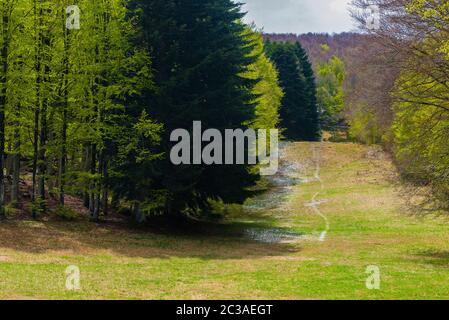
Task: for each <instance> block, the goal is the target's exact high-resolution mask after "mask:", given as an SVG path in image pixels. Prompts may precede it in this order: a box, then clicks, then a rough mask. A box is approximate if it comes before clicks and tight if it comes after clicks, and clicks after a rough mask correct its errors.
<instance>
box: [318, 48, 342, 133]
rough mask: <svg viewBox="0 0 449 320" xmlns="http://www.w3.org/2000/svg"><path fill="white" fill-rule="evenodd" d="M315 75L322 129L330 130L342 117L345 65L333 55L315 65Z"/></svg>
mask: <svg viewBox="0 0 449 320" xmlns="http://www.w3.org/2000/svg"><path fill="white" fill-rule="evenodd" d="M317 75H318V81H317V83H318V84H317V99H318V106H319V109H320V111H321V123H322V125H323V127H324V129H327V130H332V129H333V128H335V126H336V125H338V124H339V123H340V122H341V121H342V119H343V115H342V111H343V109H344V106H345V102H344V90H343V84H344V81H345V78H346V71H345V65H344V63H343V61H342V60H340V58H338V57H337V56H333V57H332V58H331V59H330V60H329V61H328V62H327V63H322V64H319V65H318V66H317Z"/></svg>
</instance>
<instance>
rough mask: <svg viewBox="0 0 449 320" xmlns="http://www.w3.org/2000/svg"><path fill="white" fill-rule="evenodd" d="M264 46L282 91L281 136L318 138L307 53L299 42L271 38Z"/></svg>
mask: <svg viewBox="0 0 449 320" xmlns="http://www.w3.org/2000/svg"><path fill="white" fill-rule="evenodd" d="M266 46H267V52H268V54H269V56H270V58H271V59H272V60H273V62H274V63H275V65H276V68H277V69H278V72H279V80H280V83H281V87H282V89H283V90H284V93H285V95H284V98H283V100H282V106H281V111H280V114H281V126H282V127H283V128H285V131H284V134H285V137H286V138H288V139H292V140H306V141H316V140H318V139H319V137H320V132H319V117H318V110H317V104H316V98H315V95H316V87H315V80H314V75H313V71H312V68H311V65H310V63H309V61H308V57H307V54H306V53H305V51H304V50H303V48H302V47H301V46H300V44H291V43H277V42H274V43H267V44H266Z"/></svg>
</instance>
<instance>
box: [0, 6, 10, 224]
mask: <svg viewBox="0 0 449 320" xmlns="http://www.w3.org/2000/svg"><path fill="white" fill-rule="evenodd" d="M2 9H3V10H2V11H3V16H2V19H3V25H2V31H3V32H2V48H1V76H0V82H1V92H0V219H4V218H5V217H6V211H5V176H4V175H5V173H4V167H5V114H6V113H5V111H6V110H5V109H6V84H7V76H8V54H9V53H8V49H9V48H8V47H9V40H8V38H9V36H8V32H9V15H8V10H7V4H6V3H5V2H4V1H3V8H2Z"/></svg>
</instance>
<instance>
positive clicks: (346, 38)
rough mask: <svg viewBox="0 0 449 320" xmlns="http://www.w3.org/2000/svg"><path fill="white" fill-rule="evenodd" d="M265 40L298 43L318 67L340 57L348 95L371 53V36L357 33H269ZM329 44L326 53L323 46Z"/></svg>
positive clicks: (265, 35)
mask: <svg viewBox="0 0 449 320" xmlns="http://www.w3.org/2000/svg"><path fill="white" fill-rule="evenodd" d="M264 38H265V40H269V41H273V42H274V41H284V42H297V41H299V42H300V43H301V45H302V46H303V47H304V49H306V51H307V53H308V54H309V58H310V61H311V62H312V65H313V66H314V67H316V65H317V64H318V63H322V62H324V61H327V60H328V59H329V58H330V57H332V56H333V55H337V56H338V57H340V58H341V59H342V60H343V61H344V63H345V66H346V72H347V79H346V84H345V86H346V91H347V94H349V92H350V91H351V88H354V86H355V85H356V82H357V73H358V72H357V71H358V70H359V68H360V67H361V64H362V63H363V61H364V60H363V59H362V58H363V57H365V56H366V55H367V54H368V53H369V52H370V50H369V48H370V44H372V41H371V40H370V36H369V35H366V34H360V33H355V32H344V33H339V34H327V33H306V34H300V35H297V34H291V33H279V34H273V33H267V34H264ZM323 44H327V45H328V46H329V51H328V52H325V51H324V50H323V49H322V47H321V46H322V45H323Z"/></svg>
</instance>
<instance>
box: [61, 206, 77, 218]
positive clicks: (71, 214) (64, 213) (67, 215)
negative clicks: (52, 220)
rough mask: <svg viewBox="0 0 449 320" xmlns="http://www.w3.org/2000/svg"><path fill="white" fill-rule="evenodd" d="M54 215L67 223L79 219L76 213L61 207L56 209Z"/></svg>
mask: <svg viewBox="0 0 449 320" xmlns="http://www.w3.org/2000/svg"><path fill="white" fill-rule="evenodd" d="M55 214H56V216H57V217H59V218H61V219H63V220H68V221H73V220H76V219H77V218H78V217H79V214H78V212H77V211H75V210H73V209H72V208H70V207H67V206H61V205H60V206H58V207H57V208H56V211H55Z"/></svg>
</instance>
